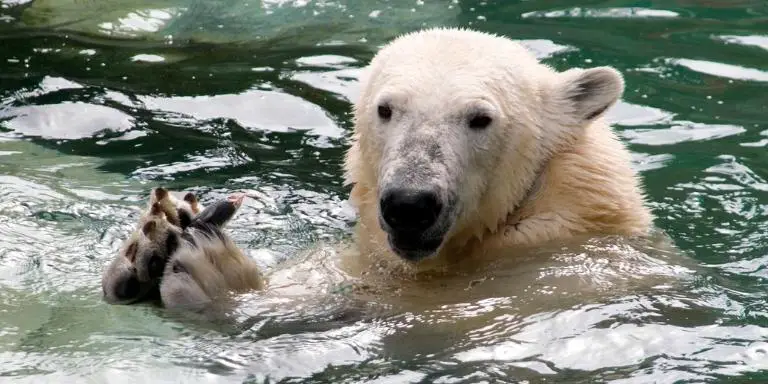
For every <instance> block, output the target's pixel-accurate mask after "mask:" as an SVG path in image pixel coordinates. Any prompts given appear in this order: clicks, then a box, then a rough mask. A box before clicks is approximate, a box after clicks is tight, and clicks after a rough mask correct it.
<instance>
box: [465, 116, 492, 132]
mask: <svg viewBox="0 0 768 384" xmlns="http://www.w3.org/2000/svg"><path fill="white" fill-rule="evenodd" d="M492 121H493V119H491V118H490V116H486V115H475V116H472V117H471V118H470V119H469V127H470V128H472V129H484V128H487V127H488V126H489V125H491V122H492Z"/></svg>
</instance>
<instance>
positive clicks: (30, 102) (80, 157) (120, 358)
mask: <svg viewBox="0 0 768 384" xmlns="http://www.w3.org/2000/svg"><path fill="white" fill-rule="evenodd" d="M0 4H2V7H0V47H1V48H0V378H1V379H0V381H2V382H61V383H65V382H118V383H119V382H126V383H127V382H202V381H205V382H217V383H218V382H222V383H223V382H226V383H229V382H238V383H239V382H249V383H257V382H264V381H269V382H280V381H282V382H307V383H309V382H333V383H338V382H376V383H385V382H388V383H402V382H425V383H426V382H434V383H470V382H542V381H550V382H569V383H577V382H614V383H650V382H659V383H672V382H681V383H682V382H728V381H734V382H742V381H746V380H749V379H754V380H755V381H756V382H760V381H761V379H762V380H765V379H766V378H768V375H767V374H766V373H765V370H766V368H768V342H766V338H767V337H768V308H767V307H766V301H765V289H766V286H768V283H767V282H766V280H765V279H766V277H768V273H767V272H766V269H765V264H766V262H768V253H767V252H766V249H767V245H768V230H767V229H766V228H768V227H766V225H765V223H766V216H768V182H767V181H766V179H768V155H766V146H768V126H766V117H768V113H767V112H768V93H767V92H765V90H766V82H768V64H766V63H768V3H766V2H765V1H759V0H752V1H750V0H743V1H714V0H712V1H693V0H678V1H669V0H667V1H653V2H651V1H643V2H641V1H637V2H632V1H626V0H615V1H587V0H582V1H580V2H573V1H564V0H559V1H546V2H545V1H431V0H425V1H405V0H392V1H371V0H366V1H351V0H350V1H308V0H307V1H304V0H294V1H290V0H282V1H281V0H269V1H266V0H265V1H261V2H259V1H255V0H239V1H225V0H213V1H208V0H207V1H195V0H163V1H140V0H133V1H128V0H125V1H122V0H101V1H89V0H80V1H78V0H69V1H65V0H36V1H29V0H1V1H0ZM433 25H451V26H455V25H459V26H470V27H473V28H477V29H481V30H485V31H490V32H495V33H501V34H505V35H507V36H511V37H514V38H517V39H521V40H522V41H523V42H524V43H525V44H526V45H528V46H529V47H530V48H532V49H533V50H534V51H535V52H536V54H537V55H538V56H539V57H541V58H542V59H543V60H545V61H546V62H547V63H550V64H551V65H553V66H555V67H557V68H559V69H564V68H568V67H572V66H598V65H612V66H615V67H617V68H618V69H620V70H621V71H622V72H623V73H624V74H625V76H626V81H627V91H626V94H625V98H624V102H622V103H621V104H619V105H618V106H617V107H615V108H614V109H613V110H611V112H610V115H609V119H610V120H611V121H612V122H614V123H615V124H616V128H617V130H618V131H619V132H620V134H621V137H622V138H623V139H625V140H626V141H627V142H628V143H629V145H630V149H631V150H632V152H633V154H634V158H635V166H636V168H637V169H638V170H640V171H641V174H642V176H643V178H644V181H645V184H646V187H647V190H648V195H649V199H650V201H651V204H652V207H653V209H654V212H655V213H656V215H657V216H658V219H657V221H656V224H657V225H658V227H659V228H661V229H662V230H663V231H665V232H666V233H667V234H668V235H669V236H670V238H672V239H673V240H674V242H675V244H676V245H677V246H678V247H679V248H680V253H679V254H675V253H670V252H668V251H663V250H660V249H658V248H654V247H652V246H649V245H648V244H632V243H627V242H622V241H617V240H611V239H593V240H591V241H588V242H586V243H584V244H581V245H573V246H572V247H570V248H564V249H562V250H555V252H550V254H551V255H554V256H551V257H543V256H540V257H537V255H536V254H534V255H529V256H530V257H528V258H524V257H521V258H520V259H515V260H514V262H512V263H508V264H514V265H506V266H503V267H499V268H498V269H497V273H496V274H495V275H494V276H493V278H492V279H487V280H483V279H479V280H476V279H474V277H461V276H459V277H455V278H453V279H447V280H445V284H443V285H442V286H438V287H434V286H426V287H425V286H421V285H419V284H416V283H414V284H413V286H406V287H399V289H396V288H398V287H392V292H395V291H398V292H399V295H398V294H393V295H389V296H387V295H384V296H380V295H379V296H374V297H375V298H376V300H375V301H371V302H370V303H365V302H363V303H360V302H355V303H350V302H348V301H347V300H346V299H344V297H345V296H344V295H335V296H333V295H332V296H331V297H326V298H325V299H323V300H311V299H310V300H304V301H302V300H295V301H288V302H286V301H284V300H283V299H281V298H280V297H279V296H277V295H276V296H274V297H270V298H264V297H259V296H258V295H255V296H254V297H245V298H243V300H242V304H243V305H242V307H243V309H242V310H241V312H239V314H238V316H239V317H238V318H237V321H236V322H235V323H234V324H228V325H221V324H209V323H206V322H200V321H192V320H191V319H184V318H178V317H174V316H171V315H169V314H167V313H165V312H163V311H162V310H159V309H157V308H154V307H151V306H131V307H121V306H109V305H106V304H105V303H103V302H102V301H101V298H100V285H99V279H100V273H101V270H102V268H103V267H104V266H105V265H106V263H107V261H108V260H109V259H110V258H111V257H113V255H114V254H115V252H116V251H117V249H118V247H119V245H120V243H121V241H122V239H123V238H124V237H125V236H126V234H127V232H128V231H129V230H130V228H131V226H132V223H133V222H134V220H135V219H136V217H137V210H138V208H139V207H141V206H142V204H143V201H144V199H145V197H146V194H147V192H148V190H149V189H150V188H151V187H153V186H155V185H158V184H162V185H165V186H168V187H170V188H173V189H186V190H193V191H196V192H198V193H201V194H202V195H203V196H204V200H207V201H210V200H212V199H215V198H217V197H220V196H223V195H224V194H226V193H228V192H230V191H246V192H248V194H249V196H250V198H249V199H247V202H246V204H245V206H244V207H243V209H242V211H241V212H240V213H239V214H238V216H237V217H236V219H235V220H234V221H233V223H232V224H231V232H232V235H233V237H234V238H235V240H236V241H237V242H238V244H240V245H241V246H242V247H243V248H244V249H245V250H246V252H247V253H248V254H249V255H250V256H252V257H253V258H254V259H256V260H257V261H258V262H259V264H260V265H262V266H263V268H264V269H265V270H266V271H279V270H280V266H281V265H283V263H286V262H293V261H295V260H297V259H298V258H301V257H304V256H303V255H305V254H307V250H308V249H313V247H325V248H321V249H320V250H315V251H314V252H311V254H314V255H324V256H322V257H329V258H332V257H333V256H334V253H333V248H328V247H327V245H328V244H335V243H336V242H338V241H340V240H345V239H348V238H349V234H350V231H351V225H352V221H353V218H352V217H351V214H350V211H349V208H348V207H347V206H346V204H345V199H346V194H347V192H348V191H347V190H346V188H345V187H343V186H342V176H341V170H340V167H341V162H342V156H343V153H344V150H345V143H346V139H347V137H348V136H349V133H350V129H351V122H350V99H352V98H354V97H355V94H356V92H357V88H356V87H357V83H356V78H357V76H358V75H359V73H360V69H361V68H362V67H363V66H364V65H365V63H366V61H367V60H368V59H369V58H370V57H371V56H372V55H373V54H374V53H375V50H376V49H377V47H378V46H380V45H381V44H383V43H384V42H386V41H388V40H389V39H391V38H392V37H394V36H396V35H397V34H399V33H401V32H405V31H409V30H413V29H415V28H418V27H421V26H433ZM318 244H320V245H318ZM540 252H541V253H544V252H545V250H540ZM534 253H535V252H534ZM611 255H612V256H611ZM326 261H327V260H326ZM313 262H314V263H318V262H320V261H317V260H315V261H313ZM310 265H312V264H310ZM305 266H306V265H305ZM299 272H302V271H299ZM299 272H296V273H297V276H299V278H313V276H315V275H313V272H317V270H314V269H312V268H310V269H309V270H308V271H307V270H305V271H303V274H299ZM633 276H634V277H640V278H639V279H630V278H629V277H633ZM486 277H487V276H486ZM558 290H559V291H558ZM564 290H565V291H567V292H562V291H564Z"/></svg>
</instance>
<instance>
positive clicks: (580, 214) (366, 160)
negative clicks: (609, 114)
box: [345, 28, 653, 270]
mask: <svg viewBox="0 0 768 384" xmlns="http://www.w3.org/2000/svg"><path fill="white" fill-rule="evenodd" d="M623 90H624V81H623V78H622V75H621V74H620V73H619V72H618V71H617V70H615V69H613V68H611V67H595V68H589V69H570V70H566V71H564V72H558V71H555V70H554V69H552V68H551V67H549V66H546V65H544V64H542V63H540V62H539V61H538V60H537V59H536V58H535V57H534V56H533V55H532V54H531V53H530V52H528V51H527V50H526V49H525V48H524V47H523V46H522V45H520V44H518V43H516V42H514V41H512V40H510V39H508V38H505V37H501V36H496V35H491V34H487V33H483V32H478V31H472V30H467V29H454V28H433V29H425V30H421V31H417V32H413V33H409V34H405V35H402V36H400V37H398V38H396V39H394V40H393V41H392V42H390V43H389V44H388V45H386V46H385V47H383V48H382V49H381V50H380V51H379V52H378V53H377V54H376V55H375V57H374V58H373V59H372V61H371V62H370V64H369V66H368V68H367V71H366V73H365V75H364V77H363V78H362V79H361V94H360V96H359V99H358V100H357V101H356V103H355V105H354V133H353V136H352V141H351V146H350V148H349V150H348V152H347V154H346V159H345V179H346V180H345V182H346V184H347V185H351V186H352V190H351V194H350V202H351V203H352V205H353V206H354V207H355V208H356V210H357V212H358V214H359V221H358V225H357V229H356V241H357V246H358V248H359V251H360V252H359V254H360V255H363V257H365V255H372V257H373V258H372V259H371V260H372V261H375V262H376V263H375V264H373V265H374V266H377V268H379V269H381V267H380V266H381V265H382V263H386V262H388V261H394V264H392V265H399V266H406V267H407V268H409V270H425V269H429V268H433V267H435V266H441V265H442V266H445V265H449V264H451V263H456V262H465V261H467V260H471V259H473V258H475V257H476V256H480V255H488V254H490V253H493V251H495V250H503V249H509V248H511V247H516V246H531V245H538V244H542V243H545V242H548V241H555V240H564V239H569V238H573V237H574V236H577V235H592V234H609V235H627V236H635V235H644V234H647V233H648V231H649V230H650V228H651V225H652V221H653V216H652V214H651V212H650V210H649V209H648V208H647V206H646V202H645V194H644V191H643V189H642V186H641V184H640V180H639V179H638V175H637V174H636V173H635V172H634V171H633V169H632V168H631V163H630V153H629V151H628V150H627V149H626V148H625V147H624V145H623V144H622V143H621V142H620V141H619V140H618V139H617V137H616V135H615V134H614V133H613V131H612V129H611V127H610V126H609V125H608V124H607V123H606V122H605V121H604V120H603V119H602V115H603V114H604V112H605V111H606V110H607V109H609V108H610V107H611V106H612V105H614V103H616V102H617V100H618V99H619V98H620V97H621V96H622V93H623Z"/></svg>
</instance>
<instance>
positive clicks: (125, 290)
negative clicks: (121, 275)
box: [115, 276, 141, 300]
mask: <svg viewBox="0 0 768 384" xmlns="http://www.w3.org/2000/svg"><path fill="white" fill-rule="evenodd" d="M140 293H141V283H139V279H137V278H136V276H131V277H129V278H127V279H125V280H123V281H121V282H120V283H118V284H117V287H115V296H116V297H117V299H118V300H131V299H135V298H137V297H138V296H139V294H140Z"/></svg>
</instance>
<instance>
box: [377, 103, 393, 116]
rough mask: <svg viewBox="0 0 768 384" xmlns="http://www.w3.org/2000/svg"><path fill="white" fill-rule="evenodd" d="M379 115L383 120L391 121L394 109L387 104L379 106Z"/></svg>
mask: <svg viewBox="0 0 768 384" xmlns="http://www.w3.org/2000/svg"><path fill="white" fill-rule="evenodd" d="M378 113H379V117H380V118H381V119H382V120H389V119H390V118H392V107H390V106H389V105H386V104H383V105H379V108H378Z"/></svg>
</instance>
